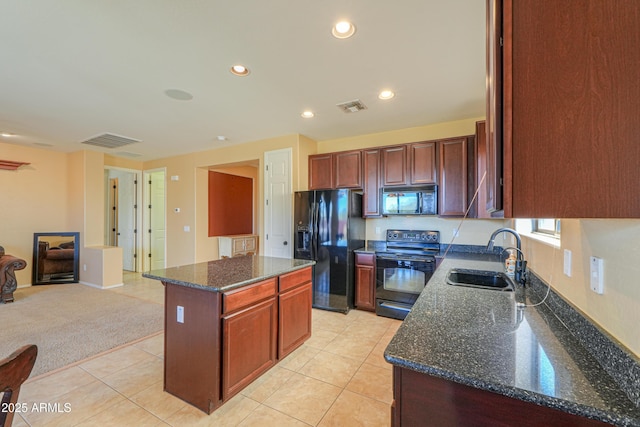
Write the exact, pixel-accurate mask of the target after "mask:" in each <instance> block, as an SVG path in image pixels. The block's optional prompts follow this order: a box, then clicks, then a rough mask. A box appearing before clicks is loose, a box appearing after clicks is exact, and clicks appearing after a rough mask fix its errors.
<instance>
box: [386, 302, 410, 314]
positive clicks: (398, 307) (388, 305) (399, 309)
mask: <svg viewBox="0 0 640 427" xmlns="http://www.w3.org/2000/svg"><path fill="white" fill-rule="evenodd" d="M380 307H383V308H390V309H392V310H398V311H404V312H406V313H408V312H410V311H411V309H410V308H407V307H403V306H400V305H397V304H393V303H388V302H381V303H380Z"/></svg>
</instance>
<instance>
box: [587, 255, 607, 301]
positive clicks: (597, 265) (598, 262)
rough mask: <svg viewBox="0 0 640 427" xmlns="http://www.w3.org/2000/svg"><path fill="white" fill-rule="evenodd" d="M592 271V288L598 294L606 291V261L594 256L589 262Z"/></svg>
mask: <svg viewBox="0 0 640 427" xmlns="http://www.w3.org/2000/svg"><path fill="white" fill-rule="evenodd" d="M589 265H590V269H589V270H590V272H591V290H592V291H593V292H595V293H597V294H603V293H604V271H603V270H604V261H603V259H602V258H598V257H595V256H592V257H591V259H590V262H589Z"/></svg>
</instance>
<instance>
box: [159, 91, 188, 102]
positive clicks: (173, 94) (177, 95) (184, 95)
mask: <svg viewBox="0 0 640 427" xmlns="http://www.w3.org/2000/svg"><path fill="white" fill-rule="evenodd" d="M164 94H165V95H167V96H168V97H169V98H171V99H176V100H178V101H191V100H192V99H193V95H191V94H190V93H189V92H185V91H184V90H180V89H167V90H165V91H164Z"/></svg>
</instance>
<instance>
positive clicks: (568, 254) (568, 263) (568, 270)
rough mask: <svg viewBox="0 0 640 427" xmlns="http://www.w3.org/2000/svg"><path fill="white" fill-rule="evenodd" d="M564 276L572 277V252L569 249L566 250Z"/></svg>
mask: <svg viewBox="0 0 640 427" xmlns="http://www.w3.org/2000/svg"><path fill="white" fill-rule="evenodd" d="M563 271H564V274H565V275H567V276H569V277H571V251H570V250H569V249H565V250H564V269H563Z"/></svg>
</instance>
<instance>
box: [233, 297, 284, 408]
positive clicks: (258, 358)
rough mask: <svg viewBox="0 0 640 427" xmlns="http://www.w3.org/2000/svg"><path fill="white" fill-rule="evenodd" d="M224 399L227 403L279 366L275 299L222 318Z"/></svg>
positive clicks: (276, 304)
mask: <svg viewBox="0 0 640 427" xmlns="http://www.w3.org/2000/svg"><path fill="white" fill-rule="evenodd" d="M222 330H223V332H222V399H223V400H228V399H229V398H230V397H231V396H233V395H234V394H236V393H237V392H238V391H240V390H241V389H242V388H244V387H245V386H247V385H248V384H249V383H250V382H251V381H253V380H254V379H256V378H257V377H258V376H260V375H261V374H262V373H264V372H265V371H267V370H268V369H269V368H271V367H272V366H273V365H275V363H276V346H277V339H278V338H277V333H278V303H277V300H276V299H275V298H271V299H269V300H266V301H263V302H261V303H259V304H255V305H253V306H251V307H249V308H247V309H245V310H242V311H240V312H237V313H235V314H231V315H229V316H225V317H223V318H222Z"/></svg>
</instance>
